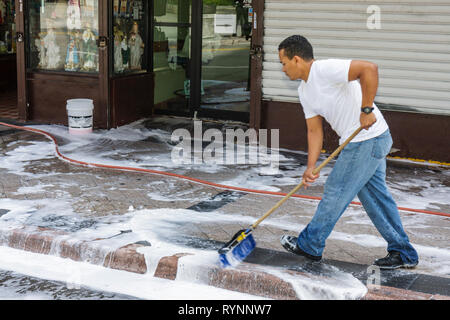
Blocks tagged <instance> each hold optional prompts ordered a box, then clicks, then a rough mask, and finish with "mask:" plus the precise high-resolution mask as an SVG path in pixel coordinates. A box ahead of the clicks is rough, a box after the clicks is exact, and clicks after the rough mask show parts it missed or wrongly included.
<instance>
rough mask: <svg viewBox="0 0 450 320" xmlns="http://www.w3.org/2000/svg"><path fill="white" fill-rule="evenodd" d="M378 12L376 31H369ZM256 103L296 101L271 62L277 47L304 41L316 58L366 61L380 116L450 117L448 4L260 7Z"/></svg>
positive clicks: (341, 2)
mask: <svg viewBox="0 0 450 320" xmlns="http://www.w3.org/2000/svg"><path fill="white" fill-rule="evenodd" d="M371 5H376V6H378V8H379V9H380V28H379V29H369V28H368V21H369V25H370V23H371V21H372V20H371V17H372V15H373V13H374V12H373V11H369V12H368V11H367V10H368V8H369V6H371ZM264 28H265V29H264V53H265V54H264V62H263V75H262V77H263V88H262V90H263V99H264V100H274V101H289V102H298V97H297V87H298V82H297V81H289V79H288V78H287V77H286V76H285V75H284V74H283V73H282V71H281V65H280V63H279V60H278V44H279V43H280V42H281V41H282V40H283V39H284V38H286V37H288V36H290V35H292V34H301V35H303V36H305V37H306V38H308V40H309V41H310V42H311V44H312V45H313V48H314V55H315V58H316V59H326V58H348V59H360V60H369V61H372V62H374V63H376V64H378V67H379V73H380V83H379V89H378V93H377V96H376V99H375V101H376V103H378V104H379V105H380V106H381V107H382V108H384V109H397V110H409V111H412V112H421V113H428V114H444V115H450V0H433V1H417V0H416V1H411V0H409V1H406V0H403V1H402V0H400V1H398V0H397V1H393V0H392V1H389V0H377V1H372V0H370V1H346V0H337V1H336V0H335V1H324V0H319V1H296V0H282V1H280V0H278V1H276V0H268V1H267V0H266V1H265V12H264Z"/></svg>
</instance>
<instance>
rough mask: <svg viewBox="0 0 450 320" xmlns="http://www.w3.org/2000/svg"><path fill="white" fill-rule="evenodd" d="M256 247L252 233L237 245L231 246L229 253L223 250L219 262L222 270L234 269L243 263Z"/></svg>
mask: <svg viewBox="0 0 450 320" xmlns="http://www.w3.org/2000/svg"><path fill="white" fill-rule="evenodd" d="M255 247H256V242H255V239H254V238H253V235H252V234H251V233H248V234H246V235H245V238H243V239H242V240H241V241H240V242H239V243H238V244H237V245H235V246H234V247H233V246H231V247H230V248H229V250H228V251H226V252H224V251H225V250H223V249H222V250H221V252H222V253H220V255H219V261H220V265H221V266H222V268H226V267H234V266H236V265H238V264H239V263H241V262H242V261H243V260H244V259H245V258H247V256H248V255H249V254H250V253H251V252H252V250H253V249H254V248H255Z"/></svg>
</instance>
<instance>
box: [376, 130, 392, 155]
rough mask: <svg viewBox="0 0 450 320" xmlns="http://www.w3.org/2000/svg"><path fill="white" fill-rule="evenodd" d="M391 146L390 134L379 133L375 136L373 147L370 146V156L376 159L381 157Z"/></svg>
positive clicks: (387, 152) (386, 153)
mask: <svg viewBox="0 0 450 320" xmlns="http://www.w3.org/2000/svg"><path fill="white" fill-rule="evenodd" d="M391 147H392V138H391V135H390V134H389V135H384V134H383V135H381V136H379V137H376V138H375V141H374V144H373V148H372V157H374V158H376V159H383V158H385V157H386V156H387V155H388V154H389V151H391Z"/></svg>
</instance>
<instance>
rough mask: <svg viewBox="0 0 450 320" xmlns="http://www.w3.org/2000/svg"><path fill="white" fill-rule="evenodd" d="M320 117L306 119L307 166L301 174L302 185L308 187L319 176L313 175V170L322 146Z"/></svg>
mask: <svg viewBox="0 0 450 320" xmlns="http://www.w3.org/2000/svg"><path fill="white" fill-rule="evenodd" d="M322 119H323V118H322V117H321V116H315V117H313V118H310V119H306V126H307V130H308V164H307V167H306V170H305V172H304V173H303V184H304V185H305V188H306V187H309V186H310V184H309V183H312V182H314V181H315V180H316V179H317V178H318V177H319V174H317V175H313V173H312V172H313V170H314V168H315V166H316V162H317V160H318V159H319V156H320V151H321V150H322V145H323V126H322V121H323V120H322Z"/></svg>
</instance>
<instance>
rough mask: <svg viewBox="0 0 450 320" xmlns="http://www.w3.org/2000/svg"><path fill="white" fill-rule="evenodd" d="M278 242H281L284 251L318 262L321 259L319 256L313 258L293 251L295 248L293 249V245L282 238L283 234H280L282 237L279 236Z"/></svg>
mask: <svg viewBox="0 0 450 320" xmlns="http://www.w3.org/2000/svg"><path fill="white" fill-rule="evenodd" d="M280 243H281V245H282V247H283V248H284V249H285V250H286V251H288V252H290V253H293V254H295V255H297V256H300V257H304V258H306V259H308V260H309V261H313V262H320V261H321V260H322V258H320V259H314V258H311V257H308V256H307V255H304V254H301V253H298V252H295V250H294V249H293V245H292V244H291V243H290V242H289V241H287V240H284V236H282V237H281V238H280ZM295 248H296V246H295Z"/></svg>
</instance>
